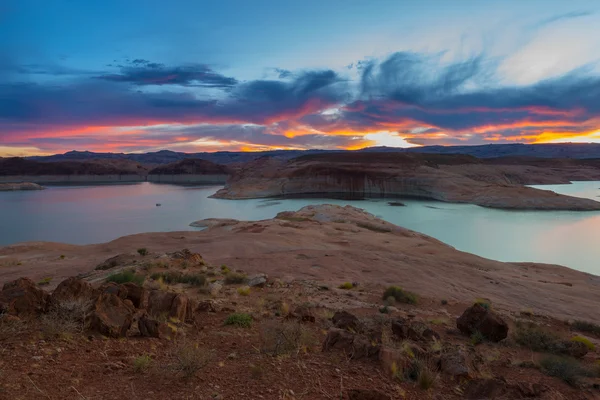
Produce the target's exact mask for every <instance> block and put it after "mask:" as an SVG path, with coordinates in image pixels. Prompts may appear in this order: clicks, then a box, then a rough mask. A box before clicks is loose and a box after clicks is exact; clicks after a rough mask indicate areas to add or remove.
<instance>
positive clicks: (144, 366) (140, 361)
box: [133, 354, 152, 373]
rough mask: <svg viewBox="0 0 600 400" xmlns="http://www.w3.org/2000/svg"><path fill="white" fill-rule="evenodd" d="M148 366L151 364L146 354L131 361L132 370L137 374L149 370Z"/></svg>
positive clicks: (150, 359)
mask: <svg viewBox="0 0 600 400" xmlns="http://www.w3.org/2000/svg"><path fill="white" fill-rule="evenodd" d="M150 364H152V358H151V357H150V356H149V355H148V354H144V355H141V356H139V357H136V359H135V360H133V370H134V371H135V372H137V373H141V372H145V371H147V370H148V368H150Z"/></svg>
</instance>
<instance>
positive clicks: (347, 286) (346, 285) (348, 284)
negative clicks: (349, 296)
mask: <svg viewBox="0 0 600 400" xmlns="http://www.w3.org/2000/svg"><path fill="white" fill-rule="evenodd" d="M353 287H354V285H353V284H352V282H344V283H342V284H341V285H340V289H346V290H348V289H352V288H353Z"/></svg>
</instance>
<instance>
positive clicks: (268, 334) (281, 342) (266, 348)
mask: <svg viewBox="0 0 600 400" xmlns="http://www.w3.org/2000/svg"><path fill="white" fill-rule="evenodd" d="M260 341H261V350H262V352H263V353H266V354H269V355H272V356H279V355H284V354H291V353H299V352H301V351H308V350H309V349H310V347H312V346H313V345H314V343H315V338H314V336H313V335H312V334H311V332H310V331H309V329H308V328H307V327H306V326H305V325H303V324H301V323H300V322H298V321H285V322H279V321H275V320H271V321H265V322H263V323H262V324H261V326H260Z"/></svg>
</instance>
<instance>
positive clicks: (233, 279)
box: [225, 272, 248, 285]
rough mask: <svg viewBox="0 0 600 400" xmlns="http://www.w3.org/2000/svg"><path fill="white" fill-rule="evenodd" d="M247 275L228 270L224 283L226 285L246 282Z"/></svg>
mask: <svg viewBox="0 0 600 400" xmlns="http://www.w3.org/2000/svg"><path fill="white" fill-rule="evenodd" d="M247 280H248V277H247V276H246V274H242V273H239V272H229V273H227V275H226V276H225V283H226V284H228V285H233V284H240V283H246V281H247Z"/></svg>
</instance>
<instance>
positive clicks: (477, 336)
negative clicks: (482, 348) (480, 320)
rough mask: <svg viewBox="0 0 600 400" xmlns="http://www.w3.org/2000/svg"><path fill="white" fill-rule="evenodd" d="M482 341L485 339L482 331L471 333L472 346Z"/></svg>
mask: <svg viewBox="0 0 600 400" xmlns="http://www.w3.org/2000/svg"><path fill="white" fill-rule="evenodd" d="M484 341H485V336H483V333H481V332H479V331H475V332H473V334H472V335H471V344H472V345H473V346H477V345H478V344H481V343H483V342H484Z"/></svg>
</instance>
